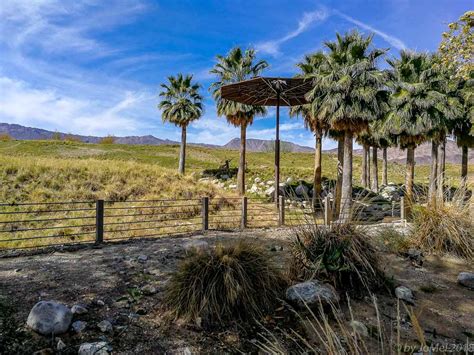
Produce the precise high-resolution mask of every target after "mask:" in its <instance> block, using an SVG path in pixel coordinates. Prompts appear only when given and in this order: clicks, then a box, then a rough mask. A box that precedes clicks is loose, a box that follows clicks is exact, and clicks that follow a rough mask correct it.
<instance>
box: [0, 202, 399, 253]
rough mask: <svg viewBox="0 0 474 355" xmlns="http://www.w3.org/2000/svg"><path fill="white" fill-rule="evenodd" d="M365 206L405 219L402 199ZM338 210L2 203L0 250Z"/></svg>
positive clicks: (237, 225)
mask: <svg viewBox="0 0 474 355" xmlns="http://www.w3.org/2000/svg"><path fill="white" fill-rule="evenodd" d="M364 203H365V202H364V201H353V204H354V205H357V206H358V208H360V211H362V213H367V211H366V212H364V209H368V213H369V215H370V216H371V217H373V218H375V219H381V218H386V217H387V216H391V217H392V218H401V219H403V218H404V215H403V211H404V206H403V199H402V201H400V202H393V203H392V205H391V206H390V207H387V206H382V208H380V209H378V210H374V209H373V207H370V204H367V203H366V204H364ZM333 205H334V201H332V200H331V199H330V198H329V197H326V198H325V199H324V200H323V201H320V204H319V206H321V208H320V209H319V210H318V211H317V213H315V209H314V208H313V206H312V203H311V202H309V201H294V200H285V198H284V197H283V196H280V200H279V204H278V205H276V204H274V203H273V202H271V201H270V200H269V199H263V198H250V197H242V198H240V197H239V198H223V197H219V198H209V197H203V198H201V199H175V200H171V199H166V200H165V199H163V200H133V201H107V200H97V201H71V202H41V203H0V250H9V249H25V248H42V247H48V246H58V245H74V244H84V243H91V244H92V243H95V244H101V243H103V242H112V241H120V240H130V239H136V238H152V237H160V236H166V235H179V234H193V233H198V232H203V231H207V230H236V229H245V228H268V227H277V226H294V225H299V224H303V223H307V221H308V218H310V219H311V220H313V221H314V220H316V221H317V223H321V224H322V223H324V224H330V223H331V222H332V221H333V220H334V219H335V216H334V213H333V209H334V206H333ZM369 207H370V208H369ZM366 217H367V216H366ZM365 220H368V218H365ZM368 222H370V218H369V221H368Z"/></svg>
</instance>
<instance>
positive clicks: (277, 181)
mask: <svg viewBox="0 0 474 355" xmlns="http://www.w3.org/2000/svg"><path fill="white" fill-rule="evenodd" d="M274 193H275V205H276V207H277V208H278V205H279V203H280V200H279V195H280V92H278V93H277V105H276V134H275V192H274Z"/></svg>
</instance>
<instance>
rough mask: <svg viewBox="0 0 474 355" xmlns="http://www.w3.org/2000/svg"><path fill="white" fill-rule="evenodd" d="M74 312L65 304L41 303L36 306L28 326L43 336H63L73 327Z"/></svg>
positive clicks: (29, 317) (27, 322)
mask: <svg viewBox="0 0 474 355" xmlns="http://www.w3.org/2000/svg"><path fill="white" fill-rule="evenodd" d="M71 321H72V312H71V310H70V309H69V308H68V307H66V306H65V305H63V304H60V303H57V302H53V301H41V302H38V303H37V304H35V305H34V307H33V308H32V309H31V311H30V314H29V315H28V320H27V321H26V324H27V325H28V327H30V328H31V329H33V330H34V331H36V332H38V333H40V334H43V335H50V334H55V335H57V334H63V333H66V332H67V331H68V329H69V326H70V325H71Z"/></svg>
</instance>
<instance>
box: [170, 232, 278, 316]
mask: <svg viewBox="0 0 474 355" xmlns="http://www.w3.org/2000/svg"><path fill="white" fill-rule="evenodd" d="M283 286H284V282H283V280H282V278H281V275H280V273H279V272H278V271H277V269H276V268H275V266H274V265H273V263H272V261H271V259H270V256H269V254H268V252H267V251H265V250H264V249H263V248H262V247H260V246H257V245H255V244H252V243H249V242H246V241H240V242H237V243H232V244H228V245H223V244H218V245H217V246H216V248H215V249H212V250H211V251H209V252H207V253H206V252H197V251H196V252H193V253H192V254H191V255H190V256H188V257H187V258H186V259H185V260H183V262H182V263H181V264H180V265H179V267H178V270H177V271H176V272H175V273H174V274H173V276H172V277H171V280H170V281H169V283H168V286H167V288H166V292H165V302H166V304H167V305H168V306H169V308H170V309H171V311H172V313H173V314H174V316H175V317H183V318H185V319H186V320H196V319H197V318H201V319H202V320H203V321H204V322H205V323H204V324H214V323H216V324H223V323H226V322H228V321H230V320H233V319H239V320H252V319H254V318H258V317H261V316H263V315H264V314H265V313H266V312H268V311H270V310H271V309H272V306H273V305H274V303H275V302H276V300H277V298H278V297H279V296H280V292H281V290H282V289H283Z"/></svg>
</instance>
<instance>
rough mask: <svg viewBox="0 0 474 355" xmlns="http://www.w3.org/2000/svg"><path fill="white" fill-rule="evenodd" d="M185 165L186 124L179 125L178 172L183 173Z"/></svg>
mask: <svg viewBox="0 0 474 355" xmlns="http://www.w3.org/2000/svg"><path fill="white" fill-rule="evenodd" d="M185 165H186V126H184V127H181V147H180V149H179V169H178V172H179V173H180V174H181V175H184V167H185Z"/></svg>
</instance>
